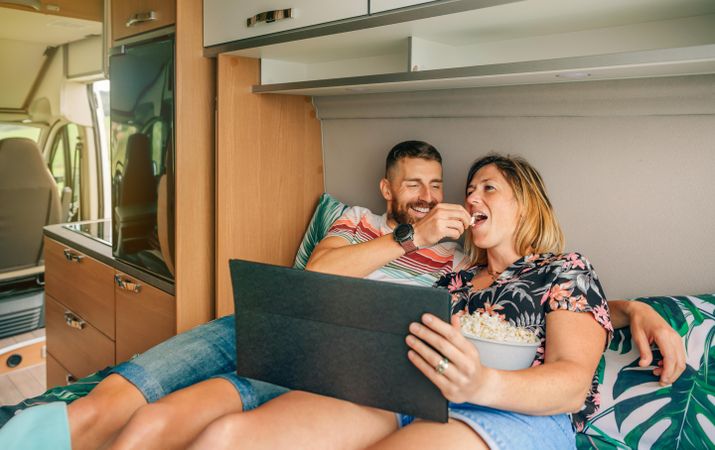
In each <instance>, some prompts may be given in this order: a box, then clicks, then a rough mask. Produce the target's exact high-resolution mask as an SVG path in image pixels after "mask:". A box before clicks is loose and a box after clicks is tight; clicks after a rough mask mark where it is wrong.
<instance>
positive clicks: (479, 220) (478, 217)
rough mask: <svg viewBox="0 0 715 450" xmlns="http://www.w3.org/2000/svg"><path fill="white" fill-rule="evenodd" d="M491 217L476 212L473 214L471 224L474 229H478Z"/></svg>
mask: <svg viewBox="0 0 715 450" xmlns="http://www.w3.org/2000/svg"><path fill="white" fill-rule="evenodd" d="M488 218H489V217H488V216H487V215H486V214H484V213H482V212H475V213H474V214H472V221H471V223H470V224H469V225H470V226H472V227H478V226H479V225H481V224H483V223H484V221H486V220H487V219H488Z"/></svg>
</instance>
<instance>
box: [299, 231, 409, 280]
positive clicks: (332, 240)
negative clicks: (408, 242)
mask: <svg viewBox="0 0 715 450" xmlns="http://www.w3.org/2000/svg"><path fill="white" fill-rule="evenodd" d="M404 254H405V251H404V250H403V249H402V246H400V244H398V243H397V242H395V240H394V239H393V238H392V234H386V235H384V236H380V237H379V238H376V239H372V240H370V241H367V242H362V243H360V244H350V243H349V242H348V241H346V240H345V239H343V238H341V237H337V236H331V237H327V238H325V239H323V240H322V241H320V243H319V244H318V245H317V246H316V247H315V250H313V253H312V254H311V255H310V259H309V260H308V264H307V265H306V266H305V268H306V270H312V271H315V272H324V273H332V274H334V275H346V276H351V277H361V278H364V277H366V276H367V275H369V274H371V273H372V272H374V271H376V270H377V269H379V268H380V267H382V266H384V265H385V264H387V263H389V262H390V261H393V260H395V259H397V258H399V257H400V256H402V255H404Z"/></svg>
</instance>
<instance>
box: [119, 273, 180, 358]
mask: <svg viewBox="0 0 715 450" xmlns="http://www.w3.org/2000/svg"><path fill="white" fill-rule="evenodd" d="M118 275H119V276H120V277H122V279H123V280H127V281H129V282H131V283H134V284H137V285H139V286H140V287H139V292H131V291H128V290H125V289H122V288H120V287H119V286H116V288H115V291H114V295H115V298H116V301H117V349H116V352H117V353H116V358H117V362H122V361H126V360H127V359H129V358H131V357H132V356H133V355H135V354H137V353H141V352H143V351H144V350H147V349H149V348H151V347H153V346H154V345H156V344H158V343H160V342H163V341H165V340H167V339H169V338H170V337H171V336H173V335H174V334H176V304H175V302H174V297H173V296H171V295H169V294H167V293H166V292H164V291H161V290H159V289H156V288H154V287H152V286H149V285H148V284H145V283H142V282H140V281H138V280H136V279H134V278H132V277H130V276H128V275H125V274H123V273H118Z"/></svg>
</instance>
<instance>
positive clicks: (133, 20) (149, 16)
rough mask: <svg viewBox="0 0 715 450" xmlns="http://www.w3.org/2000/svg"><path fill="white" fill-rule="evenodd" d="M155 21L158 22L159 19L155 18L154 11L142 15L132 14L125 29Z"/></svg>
mask: <svg viewBox="0 0 715 450" xmlns="http://www.w3.org/2000/svg"><path fill="white" fill-rule="evenodd" d="M155 20H159V18H158V17H157V16H156V11H147V12H143V13H136V14H134V15H133V16H131V17H130V18H128V19H127V23H126V24H125V25H126V26H127V28H130V27H135V26H137V25H141V24H143V23H146V22H153V21H155Z"/></svg>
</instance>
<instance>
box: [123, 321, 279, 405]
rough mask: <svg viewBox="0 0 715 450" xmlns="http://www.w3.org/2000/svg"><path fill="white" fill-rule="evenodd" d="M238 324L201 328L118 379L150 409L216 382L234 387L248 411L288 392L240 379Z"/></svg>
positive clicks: (127, 367)
mask: <svg viewBox="0 0 715 450" xmlns="http://www.w3.org/2000/svg"><path fill="white" fill-rule="evenodd" d="M235 324H236V322H235V318H234V316H225V317H222V318H220V319H216V320H214V321H211V322H209V323H206V324H203V325H199V326H198V327H196V328H193V329H191V330H189V331H186V332H184V333H181V334H178V335H176V336H174V337H172V338H171V339H168V340H166V341H164V342H162V343H161V344H159V345H156V346H154V347H152V348H150V349H149V350H147V351H146V352H144V353H142V354H140V355H136V356H134V357H133V358H132V359H130V360H129V361H127V362H124V363H121V364H119V365H117V366H116V367H114V369H112V373H116V374H118V375H121V376H122V377H124V378H125V379H127V381H129V382H130V383H132V384H133V385H134V386H136V388H137V389H139V391H140V392H141V393H142V394H143V395H144V398H145V399H146V401H147V402H149V403H151V402H155V401H157V400H159V399H160V398H162V397H164V396H166V395H168V394H171V393H172V392H174V391H177V390H179V389H182V388H185V387H187V386H191V385H193V384H196V383H199V382H201V381H205V380H209V379H211V378H223V379H225V380H227V381H229V382H230V383H231V384H233V386H234V387H235V388H236V390H237V391H238V394H239V395H240V396H241V403H243V410H244V411H248V410H251V409H254V408H256V407H258V406H260V405H262V404H263V403H265V402H267V401H269V400H271V399H273V398H275V397H277V396H279V395H281V394H283V393H285V392H288V389H286V388H284V387H281V386H276V385H274V384H270V383H266V382H263V381H258V380H253V379H250V378H244V377H239V376H238V375H237V374H236V328H235Z"/></svg>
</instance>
